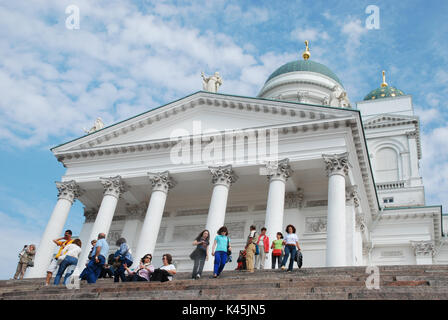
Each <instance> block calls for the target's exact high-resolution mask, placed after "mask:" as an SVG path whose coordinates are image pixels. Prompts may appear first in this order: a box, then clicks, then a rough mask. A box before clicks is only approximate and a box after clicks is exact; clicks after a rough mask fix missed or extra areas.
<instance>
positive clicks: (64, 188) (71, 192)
mask: <svg viewBox="0 0 448 320" xmlns="http://www.w3.org/2000/svg"><path fill="white" fill-rule="evenodd" d="M56 188H57V189H58V199H65V200H68V201H70V202H71V203H73V202H74V201H75V200H76V199H77V198H79V197H80V196H81V195H82V193H83V190H81V188H80V187H79V185H78V184H77V183H76V181H75V180H70V181H64V182H59V181H56Z"/></svg>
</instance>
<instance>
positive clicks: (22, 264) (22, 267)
mask: <svg viewBox="0 0 448 320" xmlns="http://www.w3.org/2000/svg"><path fill="white" fill-rule="evenodd" d="M35 254H36V246H35V245H34V244H30V245H25V246H24V247H23V249H22V251H21V252H20V254H19V263H18V264H17V269H16V273H15V274H14V279H15V280H17V279H18V278H19V277H20V280H23V276H24V275H25V271H26V269H27V268H28V267H32V266H34V256H35Z"/></svg>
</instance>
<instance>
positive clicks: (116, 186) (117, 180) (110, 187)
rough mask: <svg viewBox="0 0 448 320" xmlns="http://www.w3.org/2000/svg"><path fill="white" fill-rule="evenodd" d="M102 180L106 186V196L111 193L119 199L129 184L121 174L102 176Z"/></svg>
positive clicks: (104, 186)
mask: <svg viewBox="0 0 448 320" xmlns="http://www.w3.org/2000/svg"><path fill="white" fill-rule="evenodd" d="M100 180H101V184H102V185H103V188H104V195H105V196H106V195H109V196H113V197H115V198H117V199H118V198H120V196H121V195H122V194H123V193H124V192H125V191H126V190H127V186H126V184H125V183H124V182H123V179H122V178H121V176H115V177H108V178H100Z"/></svg>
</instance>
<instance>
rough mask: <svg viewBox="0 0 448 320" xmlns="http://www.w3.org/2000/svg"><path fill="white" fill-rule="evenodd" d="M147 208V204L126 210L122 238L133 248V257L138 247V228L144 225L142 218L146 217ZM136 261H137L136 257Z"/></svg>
mask: <svg viewBox="0 0 448 320" xmlns="http://www.w3.org/2000/svg"><path fill="white" fill-rule="evenodd" d="M147 208H148V206H147V205H146V203H142V204H136V205H133V206H129V207H127V208H126V212H127V216H126V220H125V223H124V227H123V231H122V232H121V237H122V238H125V239H126V243H127V244H128V246H129V248H131V252H132V256H134V252H135V250H136V246H137V240H138V239H137V231H138V226H139V225H140V224H141V223H142V218H143V217H144V216H145V213H146V209H147ZM134 261H137V260H136V259H135V257H134Z"/></svg>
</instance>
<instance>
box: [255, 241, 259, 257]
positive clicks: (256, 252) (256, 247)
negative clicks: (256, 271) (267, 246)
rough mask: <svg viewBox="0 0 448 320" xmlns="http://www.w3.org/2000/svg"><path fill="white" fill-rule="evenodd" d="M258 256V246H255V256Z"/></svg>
mask: <svg viewBox="0 0 448 320" xmlns="http://www.w3.org/2000/svg"><path fill="white" fill-rule="evenodd" d="M259 254H260V248H258V244H256V245H255V255H256V256H258V255H259Z"/></svg>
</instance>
